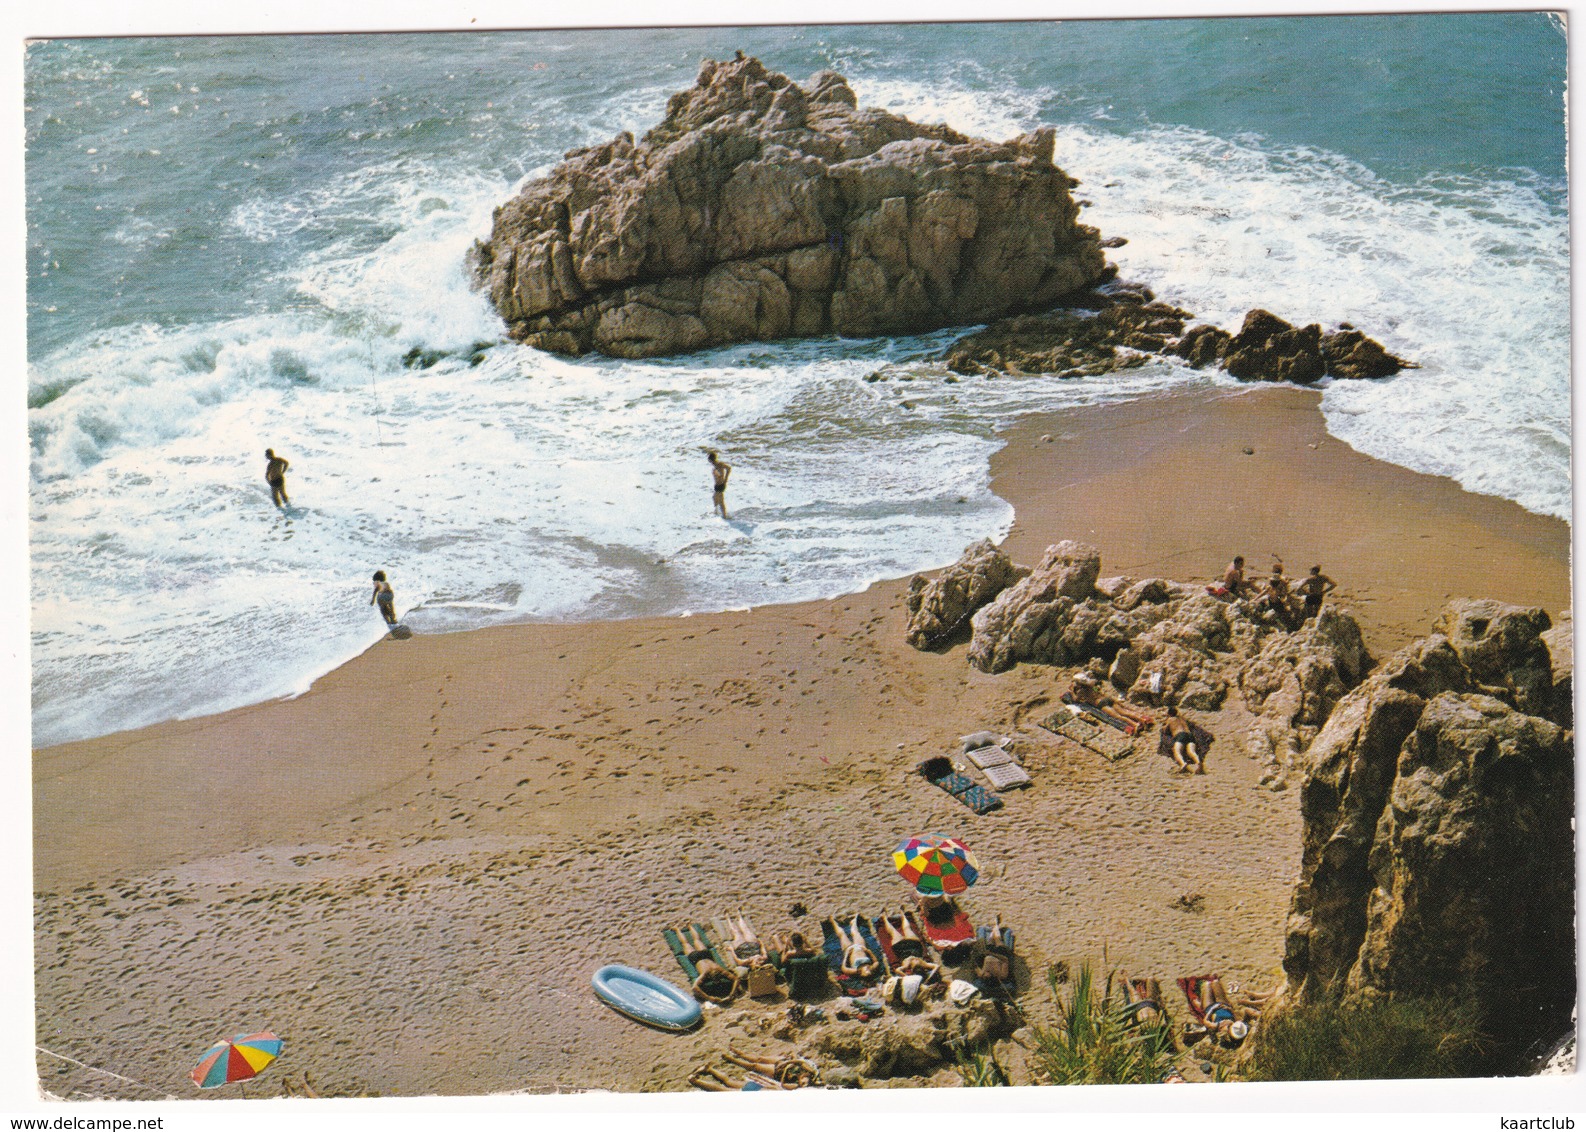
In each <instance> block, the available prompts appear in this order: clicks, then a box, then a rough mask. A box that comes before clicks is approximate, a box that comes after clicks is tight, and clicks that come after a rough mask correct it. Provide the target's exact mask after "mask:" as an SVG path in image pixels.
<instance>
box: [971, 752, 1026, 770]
mask: <svg viewBox="0 0 1586 1132" xmlns="http://www.w3.org/2000/svg"><path fill="white" fill-rule="evenodd" d="M968 757H969V761H970V762H972V763H974V764H975V765H976V766H978V767H979V768H980V769H981V770H985V769H986V768H987V767H989V766H1006V765H1007V764H1008V763H1011V762H1014V761H1016V760H1015V759H1014V757H1013V756H1012V755H1010V754H1008V752H1007V751H1005V750H1003V749H1002V748H1001V747H998V746H990V747H978V748H976V749H975V750H973V751H970V752H968Z"/></svg>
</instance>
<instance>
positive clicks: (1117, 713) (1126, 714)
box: [1068, 671, 1152, 735]
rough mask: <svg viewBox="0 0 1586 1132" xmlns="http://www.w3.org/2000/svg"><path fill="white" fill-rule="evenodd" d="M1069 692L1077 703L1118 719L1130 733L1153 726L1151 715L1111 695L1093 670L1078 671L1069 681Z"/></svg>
mask: <svg viewBox="0 0 1586 1132" xmlns="http://www.w3.org/2000/svg"><path fill="white" fill-rule="evenodd" d="M1068 694H1069V696H1071V697H1072V698H1073V700H1074V702H1075V703H1078V704H1085V705H1086V706H1088V707H1093V708H1095V709H1097V710H1098V711H1100V712H1101V713H1102V714H1103V715H1105V716H1108V717H1109V718H1112V719H1116V720H1117V721H1118V722H1119V723H1121V724H1122V725H1123V728H1124V730H1125V731H1126V732H1127V733H1128V734H1130V735H1133V734H1134V733H1135V732H1136V731H1138V730H1140V729H1141V728H1143V727H1149V726H1151V722H1152V720H1151V717H1150V716H1149V715H1147V714H1146V713H1145V712H1143V711H1136V710H1134V709H1132V708H1128V707H1125V706H1124V705H1123V704H1122V703H1120V702H1119V701H1118V700H1117V699H1115V698H1114V697H1112V696H1109V695H1108V694H1107V693H1106V692H1104V691H1103V690H1102V687H1101V681H1099V680H1098V679H1096V676H1095V675H1094V674H1093V673H1091V672H1086V671H1080V672H1076V673H1075V674H1074V679H1073V680H1071V681H1070V682H1069V685H1068Z"/></svg>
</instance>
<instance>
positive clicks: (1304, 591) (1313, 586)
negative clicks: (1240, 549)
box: [1207, 554, 1338, 633]
mask: <svg viewBox="0 0 1586 1132" xmlns="http://www.w3.org/2000/svg"><path fill="white" fill-rule="evenodd" d="M1337 588H1338V584H1337V583H1336V582H1334V581H1333V580H1332V579H1331V578H1329V577H1328V576H1327V575H1326V574H1324V573H1322V568H1321V567H1320V566H1312V567H1311V572H1310V573H1309V574H1307V575H1306V576H1305V577H1304V578H1302V579H1301V580H1300V581H1298V582H1296V583H1294V584H1293V585H1292V586H1291V585H1290V584H1289V580H1288V578H1287V577H1285V576H1284V573H1283V562H1282V560H1280V559H1279V558H1278V557H1277V556H1276V555H1274V556H1273V558H1272V573H1271V575H1269V576H1268V578H1267V580H1266V583H1265V584H1262V583H1259V582H1256V581H1253V580H1247V579H1246V578H1245V559H1244V555H1242V554H1236V555H1234V560H1233V561H1232V562H1230V563H1229V564H1228V569H1226V570H1224V571H1223V580H1222V584H1221V585H1217V586H1209V587H1207V589H1208V591H1209V592H1210V593H1211V594H1212V595H1213V596H1214V597H1220V598H1224V599H1226V600H1228V601H1250V602H1252V605H1251V611H1252V612H1253V613H1255V614H1256V616H1258V617H1260V616H1263V615H1265V614H1267V613H1271V614H1272V615H1273V616H1274V617H1276V618H1277V620H1278V624H1280V625H1282V626H1283V627H1284V628H1285V629H1287V630H1288V631H1289V632H1291V633H1292V632H1293V631H1294V630H1296V629H1298V628H1299V627H1300V626H1301V625H1303V624H1304V623H1305V622H1306V621H1308V620H1310V619H1311V618H1312V617H1315V616H1316V615H1317V614H1318V613H1320V612H1321V611H1322V599H1323V598H1325V597H1326V596H1327V595H1328V594H1330V593H1332V592H1333V591H1334V590H1335V589H1337ZM1295 598H1299V599H1300V602H1301V604H1300V605H1299V606H1298V607H1296V604H1295Z"/></svg>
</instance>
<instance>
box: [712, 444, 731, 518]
mask: <svg viewBox="0 0 1586 1132" xmlns="http://www.w3.org/2000/svg"><path fill="white" fill-rule="evenodd" d="M705 459H707V460H709V461H710V482H711V489H710V501H711V503H712V504H714V505H715V508H716V514H718V515H720V516H721V517H722V518H723V519H725V518H726V517H727V477H728V476H730V475H732V465H731V464H729V463H727V462H726V461H724V460H721V459H718V458H717V453H716V450H715V449H714V448H712V449H711V450H710V451H708V452H706V453H705Z"/></svg>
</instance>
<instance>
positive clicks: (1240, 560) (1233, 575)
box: [1223, 554, 1250, 600]
mask: <svg viewBox="0 0 1586 1132" xmlns="http://www.w3.org/2000/svg"><path fill="white" fill-rule="evenodd" d="M1223 592H1224V593H1226V594H1228V595H1229V596H1230V597H1232V598H1234V599H1235V600H1237V599H1239V598H1242V597H1245V596H1246V595H1248V594H1249V593H1250V583H1249V582H1246V581H1245V556H1244V555H1242V554H1236V555H1234V560H1233V561H1232V562H1230V563H1229V564H1228V569H1226V570H1224V571H1223Z"/></svg>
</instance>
